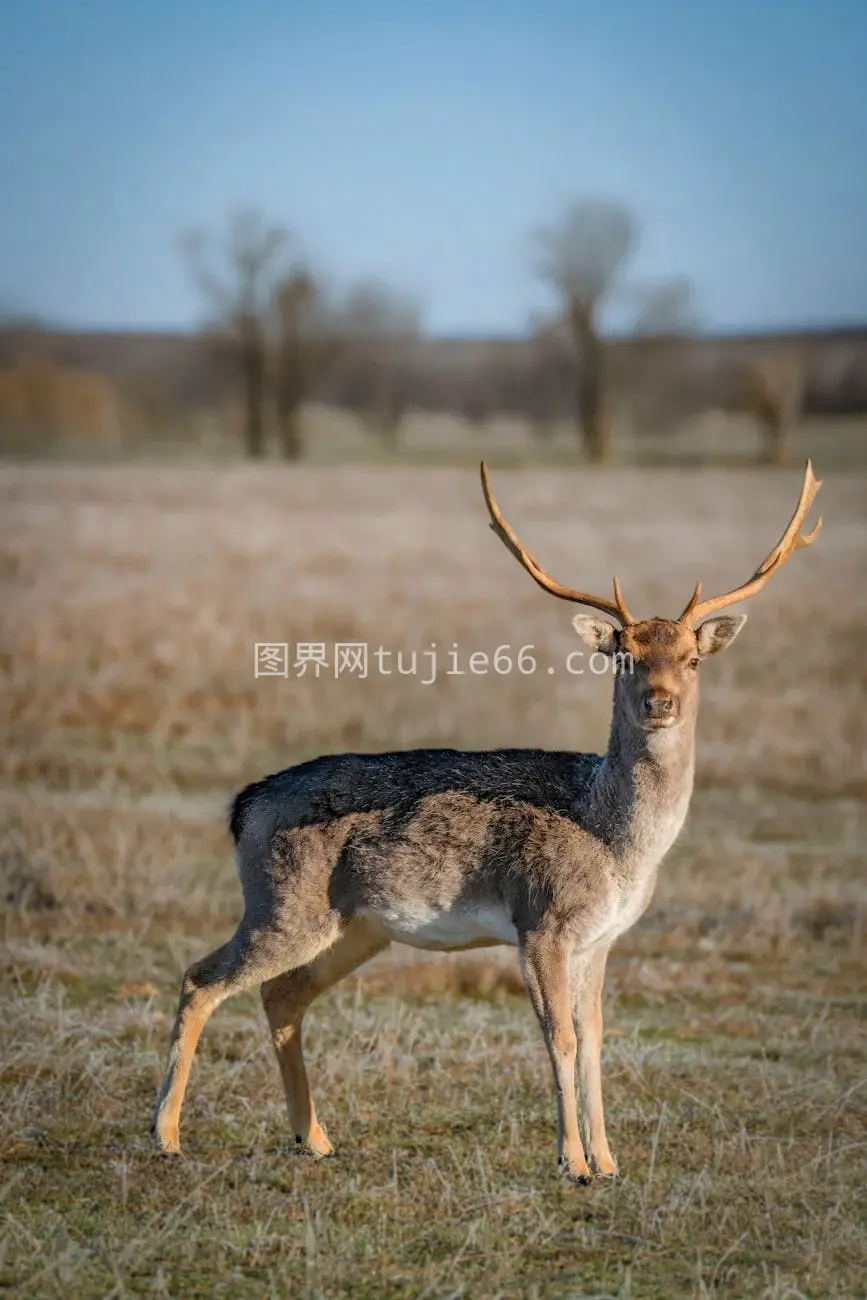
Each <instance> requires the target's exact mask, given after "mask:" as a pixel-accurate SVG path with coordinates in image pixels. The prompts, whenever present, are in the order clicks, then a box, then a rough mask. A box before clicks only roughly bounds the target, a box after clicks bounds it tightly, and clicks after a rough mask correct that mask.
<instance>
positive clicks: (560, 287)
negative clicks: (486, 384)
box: [534, 199, 638, 462]
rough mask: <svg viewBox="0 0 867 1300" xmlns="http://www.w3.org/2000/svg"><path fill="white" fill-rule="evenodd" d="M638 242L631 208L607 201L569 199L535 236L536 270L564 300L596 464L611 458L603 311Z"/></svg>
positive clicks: (580, 406) (582, 431)
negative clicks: (602, 308) (551, 220)
mask: <svg viewBox="0 0 867 1300" xmlns="http://www.w3.org/2000/svg"><path fill="white" fill-rule="evenodd" d="M637 241H638V228H637V224H636V221H635V218H634V217H633V215H632V214H631V212H630V211H629V210H628V208H626V207H624V206H623V205H622V204H620V203H615V202H610V201H607V200H604V199H573V200H570V201H569V202H568V203H567V204H566V206H565V207H564V208H563V210H562V212H561V213H560V215H559V216H558V217H557V219H556V220H555V221H553V222H552V223H550V224H549V225H546V226H542V227H541V228H540V229H538V230H537V231H536V233H535V236H534V245H535V263H536V271H537V273H538V275H539V276H540V277H541V278H542V279H543V280H544V281H545V282H546V283H548V284H549V285H551V286H552V288H553V289H554V290H555V291H556V292H557V293H558V294H559V296H560V298H561V300H562V309H563V315H564V318H565V320H566V322H567V323H568V326H569V330H570V335H571V339H572V345H573V348H574V350H575V354H576V361H577V363H578V366H579V367H580V378H579V380H578V385H577V394H576V405H577V414H578V431H579V435H580V437H581V438H582V440H583V443H584V446H585V448H586V451H587V454H588V456H589V457H590V459H591V460H593V461H596V462H601V461H604V460H606V459H607V458H608V456H609V453H610V446H611V430H610V425H609V420H608V412H607V410H606V396H607V394H606V360H607V357H606V347H605V341H604V339H603V337H602V334H601V332H600V325H599V314H600V309H601V307H602V305H603V304H604V302H605V300H606V299H607V298H608V296H609V295H610V294H611V292H612V290H613V289H614V288H615V287H616V286H617V283H618V280H619V278H620V276H621V273H622V271H623V268H624V266H625V265H626V263H627V262H628V260H629V258H630V257H631V256H632V254H633V252H634V250H635V247H636V244H637Z"/></svg>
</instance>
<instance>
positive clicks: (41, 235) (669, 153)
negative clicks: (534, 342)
mask: <svg viewBox="0 0 867 1300" xmlns="http://www.w3.org/2000/svg"><path fill="white" fill-rule="evenodd" d="M864 67H867V3H865V0H825V3H822V4H820V3H818V2H816V0H717V3H715V4H711V3H710V2H709V0H705V2H704V3H700V2H699V0H691V2H687V0H632V2H631V3H627V0H607V3H601V2H600V3H596V4H590V3H585V2H584V0H535V2H526V3H524V2H521V3H516V2H515V0H440V3H438V4H422V3H418V2H417V3H412V0H403V2H402V3H391V2H389V3H386V2H385V0H382V2H380V3H375V2H374V0H343V2H342V3H341V2H339V0H306V2H305V3H304V4H299V3H293V2H292V0H272V2H271V3H265V2H264V0H245V3H243V4H241V3H228V2H227V0H173V3H169V2H168V0H85V2H83V3H77V4H76V3H74V2H73V0H63V2H62V3H61V2H60V0H5V3H4V4H3V6H2V15H0V121H2V123H3V133H2V138H0V185H2V190H3V208H2V219H0V301H3V302H5V303H7V304H12V305H14V306H16V307H17V308H19V309H24V310H29V311H33V312H36V313H40V314H43V315H45V316H47V317H50V318H54V319H59V320H62V321H65V322H70V323H76V324H80V325H84V326H105V325H108V326H126V327H136V326H177V325H187V324H191V323H193V322H195V320H196V319H197V314H198V310H199V305H198V303H197V300H196V297H195V294H194V292H193V291H192V289H191V287H190V285H189V283H188V281H187V278H186V276H185V271H184V266H183V264H182V262H181V260H180V258H179V257H178V254H177V248H176V241H177V235H178V232H179V231H181V230H182V229H184V228H185V227H189V226H191V225H194V224H198V223H211V224H217V223H219V222H220V221H221V220H222V219H224V218H225V216H226V214H227V213H228V212H229V211H230V210H231V209H232V208H233V207H235V206H237V205H239V204H242V203H253V204H258V205H260V206H261V207H262V208H264V209H266V210H267V211H268V212H269V213H271V214H273V215H274V216H275V217H279V218H281V219H282V220H284V221H285V222H286V223H287V224H288V225H290V226H291V227H292V228H293V230H295V231H296V232H297V234H298V236H299V239H300V240H301V241H302V243H303V246H304V248H305V249H306V250H307V253H308V254H309V256H310V257H311V258H312V259H313V260H314V261H315V262H316V263H318V264H320V265H321V267H322V268H324V269H325V270H326V271H327V272H328V273H329V275H330V276H332V278H333V279H334V280H335V281H336V282H338V283H339V282H342V281H344V280H346V279H348V278H349V277H352V276H355V275H362V274H364V275H366V274H378V275H382V276H384V277H386V278H387V279H389V280H391V281H393V282H394V283H395V284H397V285H399V286H401V287H402V288H404V289H407V290H411V291H413V292H416V293H418V294H419V295H420V296H421V298H422V300H423V301H424V303H425V306H426V320H427V323H428V325H429V327H430V328H431V329H432V330H434V331H436V332H438V333H487V332H491V331H492V332H496V333H498V334H503V333H513V332H518V331H520V330H522V329H523V328H524V327H525V326H526V323H527V319H528V316H529V314H530V313H531V312H532V311H534V310H536V309H538V308H540V307H542V306H544V304H545V301H546V299H545V296H544V293H543V291H542V290H541V289H540V288H539V287H538V286H536V285H535V284H534V282H533V277H532V274H531V272H530V265H529V256H528V249H527V231H528V230H529V229H531V228H532V227H533V226H534V225H536V224H538V222H539V221H540V220H543V219H544V218H545V217H546V216H549V215H551V214H552V213H554V212H555V211H556V209H557V206H558V204H559V203H561V202H562V200H563V199H564V198H565V197H566V196H568V195H570V194H575V195H589V196H599V197H606V198H607V197H610V198H617V199H622V200H623V201H625V202H626V203H628V204H630V205H631V206H632V207H633V208H634V210H635V212H636V214H637V215H638V216H639V217H640V219H641V222H642V225H643V238H642V243H641V248H640V252H639V255H638V257H637V258H636V261H635V264H634V268H633V273H634V275H635V277H636V278H637V279H653V278H654V277H656V276H663V275H667V274H670V273H679V274H686V275H688V276H690V277H692V279H693V280H694V281H695V284H696V286H697V290H698V295H699V304H700V308H701V311H702V314H703V317H704V319H705V321H706V323H707V324H708V325H710V326H712V327H716V328H739V327H761V326H763V325H778V324H779V325H785V324H792V325H796V324H810V323H815V324H821V323H826V322H832V321H854V320H861V321H863V320H865V319H867V77H865V75H864Z"/></svg>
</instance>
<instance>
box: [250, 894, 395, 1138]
mask: <svg viewBox="0 0 867 1300" xmlns="http://www.w3.org/2000/svg"><path fill="white" fill-rule="evenodd" d="M387 946H388V940H387V939H386V938H383V937H382V936H381V935H379V934H377V933H376V932H375V931H374V930H373V929H372V928H371V927H370V926H369V925H367V924H365V922H364V921H361V920H354V921H350V923H349V925H348V926H347V928H346V930H345V932H344V934H343V935H342V937H341V938H340V940H339V941H338V942H337V943H336V944H335V945H334V947H333V948H330V949H329V950H328V952H325V953H323V954H322V955H321V956H320V957H317V958H316V960H315V961H313V962H311V964H310V965H309V966H305V967H303V968H302V969H301V970H296V971H291V972H287V973H286V974H283V975H278V976H277V978H276V979H272V980H268V981H267V982H266V983H264V984H263V985H262V1003H263V1005H264V1007H265V1014H266V1015H267V1017H268V1024H269V1026H270V1028H271V1039H272V1041H273V1043H274V1051H275V1052H276V1054H277V1063H278V1064H279V1066H280V1075H281V1078H282V1080H283V1091H284V1093H285V1095H286V1109H287V1110H288V1112H289V1123H290V1125H291V1126H292V1132H293V1133H294V1135H295V1142H296V1145H297V1146H298V1147H299V1148H300V1149H302V1150H304V1151H307V1152H309V1153H310V1154H311V1155H313V1156H315V1157H317V1158H319V1157H322V1156H329V1155H331V1152H332V1146H331V1143H330V1142H329V1141H328V1138H327V1136H326V1134H325V1130H324V1129H323V1128H322V1126H321V1124H320V1123H319V1121H318V1119H317V1118H316V1108H315V1107H314V1105H313V1098H312V1097H311V1095H310V1085H309V1083H308V1080H307V1070H306V1068H305V1066H304V1053H303V1051H302V1046H301V1023H302V1021H303V1019H304V1015H305V1012H306V1011H307V1008H308V1007H309V1006H310V1004H311V1002H312V1001H313V999H314V998H317V997H318V996H319V994H320V993H324V992H325V991H326V989H329V988H331V986H332V985H334V984H336V983H337V982H338V981H339V980H342V979H344V978H345V977H346V976H347V975H349V974H351V973H352V971H354V970H356V969H357V967H359V966H361V965H362V964H363V963H364V962H366V961H369V960H370V958H371V957H375V956H376V954H377V953H378V952H382V950H383V949H384V948H386V947H387Z"/></svg>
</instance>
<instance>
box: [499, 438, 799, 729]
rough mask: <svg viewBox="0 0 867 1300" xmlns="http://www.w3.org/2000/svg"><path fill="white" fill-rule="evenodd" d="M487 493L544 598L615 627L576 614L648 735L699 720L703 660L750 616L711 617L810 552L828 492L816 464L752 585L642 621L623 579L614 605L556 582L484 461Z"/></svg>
mask: <svg viewBox="0 0 867 1300" xmlns="http://www.w3.org/2000/svg"><path fill="white" fill-rule="evenodd" d="M481 470H482V491H483V492H484V494H485V501H486V503H487V507H488V511H489V514H490V517H491V528H492V530H493V532H495V533H496V534H497V536H498V537H499V538H500V539H501V541H502V542H504V544H505V545H506V547H507V548H508V550H509V551H511V553H512V555H514V556H515V558H516V559H517V560H518V561H519V563H520V564H521V565H522V566H523V567H524V568H525V569H526V570H527V572H528V573H529V574H530V577H531V578H533V580H534V581H535V582H537V583H538V584H539V586H540V587H542V588H543V590H545V591H548V592H550V593H551V595H552V596H557V597H558V599H560V600H569V601H573V602H575V603H576V604H579V605H588V606H590V607H591V608H592V609H597V610H600V611H601V612H602V613H603V614H608V615H609V616H610V617H611V618H613V619H615V620H616V622H617V626H615V624H613V623H610V622H609V621H608V619H604V618H595V617H594V616H593V615H589V614H576V616H575V618H574V619H573V620H572V625H573V627H574V628H575V631H576V632H577V633H578V635H579V636H580V637H581V638H582V640H583V641H584V642H585V643H586V644H587V645H588V646H590V648H591V649H592V650H594V651H596V652H597V653H601V654H605V655H609V656H610V657H612V658H613V659H614V666H615V674H616V683H617V685H616V688H615V689H616V695H615V699H616V700H617V702H618V703H619V704H620V705H621V706H622V707H624V708H625V709H626V711H627V713H628V715H629V716H630V718H631V720H632V721H633V722H634V724H635V725H636V726H637V727H640V728H641V729H642V730H646V731H655V730H664V729H668V728H670V727H675V726H677V724H678V723H679V722H682V721H683V720H684V719H694V717H695V714H696V711H697V707H698V668H699V664H700V663H701V661H702V660H703V659H706V658H707V657H708V656H709V655H713V654H718V653H719V652H720V651H721V650H725V649H727V647H728V646H730V645H731V643H732V642H733V641H734V639H735V637H736V636H737V634H738V632H740V630H741V628H742V627H743V625H744V623H746V621H747V616H746V614H735V615H731V614H724V615H722V616H721V617H718V618H707V619H706V620H705V621H704V622H702V623H699V620H700V619H703V618H705V615H708V614H714V613H715V612H716V611H717V610H720V609H725V608H726V607H727V606H729V605H734V604H735V603H736V602H737V601H741V600H748V599H749V598H750V597H751V596H755V595H756V594H757V593H758V592H759V591H761V589H762V587H764V585H765V583H766V582H768V580H769V579H770V578H772V577H773V575H774V574H775V573H777V572H778V571H779V570H780V569H781V568H782V567H783V565H784V564H785V563H786V562H787V560H789V559H790V558H791V557H792V555H794V553H795V551H798V550H800V549H801V548H802V547H804V546H810V545H811V544H812V543H813V542H814V541H815V540H816V538H817V537H818V535H819V531H820V529H821V527H822V520H821V519H819V520H818V522H817V523H816V525H815V527H814V528H813V530H812V532H810V533H806V534H802V533H801V526H802V525H803V523H804V520H805V519H806V517H807V515H808V514H809V511H810V507H811V506H812V504H813V500H814V498H815V496H816V493H817V492H818V490H819V488H820V487H821V486H822V483H821V480H818V479H816V478H815V476H814V474H813V467H812V465H811V463H810V461H809V460H808V461H807V466H806V469H805V471H804V482H803V486H802V488H801V495H800V499H799V501H798V504H797V507H796V509H795V513H794V514H793V515H792V518H791V520H790V521H789V524H788V526H787V528H786V530H785V532H784V533H783V535H782V537H781V538H780V540H779V541H778V542H777V544H776V546H775V547H774V549H773V550H772V551H771V552H770V553H769V554H768V555H767V556H766V557H765V558H764V560H762V562H761V564H760V565H759V567H758V568H757V569H756V571H755V573H754V574H753V575H752V577H751V578H748V579H747V581H746V582H745V583H742V584H741V586H739V587H734V588H732V590H731V591H727V592H724V593H723V595H721V596H713V597H711V598H710V599H708V600H702V599H701V583H699V584H698V585H697V586H696V589H695V591H694V592H693V594H692V596H691V597H690V599H689V602H688V604H687V605H686V608H685V609H684V610H683V612H682V613H681V614H680V616H679V617H678V618H676V619H667V618H650V619H643V620H636V619H635V618H633V616H632V614H630V612H629V609H628V608H627V605H626V602H625V601H624V599H623V592H622V591H621V589H620V584H619V582H618V581H617V578H615V579H614V599H613V600H610V599H608V598H606V597H605V596H594V595H592V594H591V593H590V592H586V591H576V590H574V589H573V588H571V587H564V586H563V585H562V584H561V583H559V582H556V581H555V579H554V578H552V577H550V576H549V575H548V574H547V573H546V572H545V570H544V569H543V568H542V567H541V565H540V564H539V563H538V561H536V560H535V559H534V558H533V556H532V555H531V554H530V552H529V551H528V550H527V548H526V547H525V546H524V545H523V543H522V542H521V541H520V540H519V538H518V537H517V535H516V534H515V533H514V532H513V530H512V529H511V528H510V527H509V525H508V524H507V523H506V521H505V519H504V518H503V516H502V514H501V512H500V509H499V506H498V505H497V503H496V501H495V499H494V494H493V491H492V489H491V482H490V478H489V476H488V470H487V466H486V465H485V463H484V461H482V466H481Z"/></svg>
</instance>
